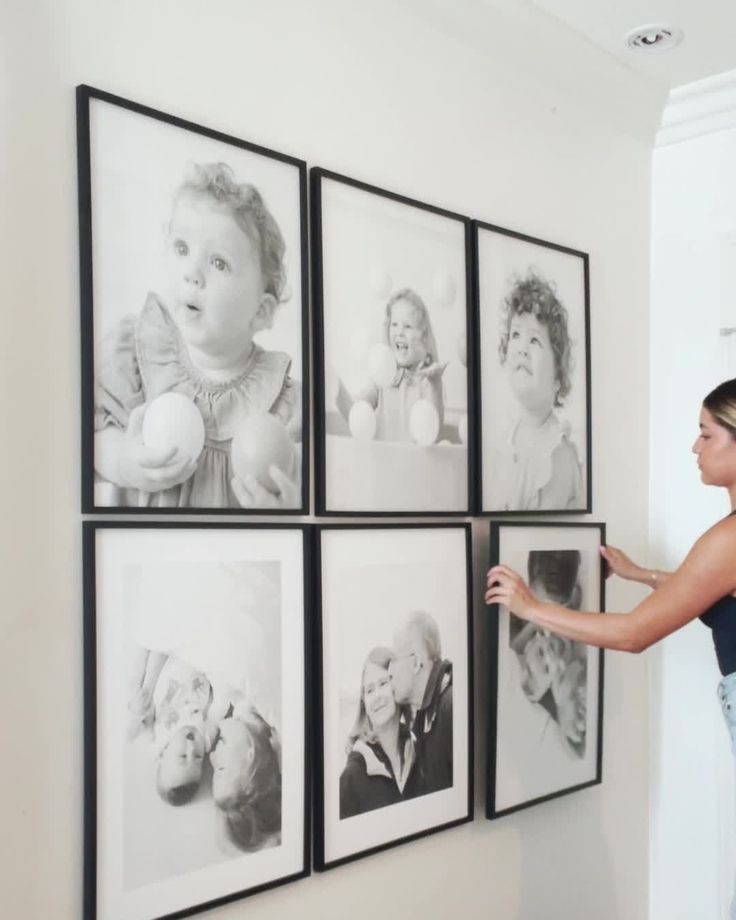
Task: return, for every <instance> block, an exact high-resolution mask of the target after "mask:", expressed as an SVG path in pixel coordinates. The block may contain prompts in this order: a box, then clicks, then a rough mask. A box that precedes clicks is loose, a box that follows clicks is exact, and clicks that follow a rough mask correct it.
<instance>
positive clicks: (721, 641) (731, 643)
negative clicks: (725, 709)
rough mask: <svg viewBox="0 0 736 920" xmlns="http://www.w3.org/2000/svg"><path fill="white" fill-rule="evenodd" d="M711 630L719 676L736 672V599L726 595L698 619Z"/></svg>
mask: <svg viewBox="0 0 736 920" xmlns="http://www.w3.org/2000/svg"><path fill="white" fill-rule="evenodd" d="M700 619H701V620H702V621H703V622H704V623H705V625H706V626H707V627H708V628H709V629H711V630H713V644H714V645H715V647H716V658H718V667H719V668H720V669H721V674H723V675H724V677H725V675H726V674H733V673H734V671H736V597H733V596H732V595H731V594H727V595H726V596H725V597H722V598H721V599H720V600H718V601H716V602H715V604H713V606H712V607H710V608H709V609H708V610H706V611H705V613H704V614H703V615H702V616H701V617H700Z"/></svg>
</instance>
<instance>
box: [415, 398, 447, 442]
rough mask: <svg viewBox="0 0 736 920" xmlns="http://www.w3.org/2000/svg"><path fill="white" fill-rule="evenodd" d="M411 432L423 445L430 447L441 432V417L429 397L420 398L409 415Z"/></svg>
mask: <svg viewBox="0 0 736 920" xmlns="http://www.w3.org/2000/svg"><path fill="white" fill-rule="evenodd" d="M409 433H410V434H411V436H412V438H413V439H414V440H415V441H416V442H417V444H421V445H422V447H429V445H430V444H434V442H435V441H436V440H437V435H438V434H439V433H440V417H439V415H438V414H437V410H436V409H435V407H434V406H433V405H432V403H431V402H430V401H429V400H428V399H419V400H417V401H416V402H415V403H414V405H413V406H412V410H411V413H410V415H409Z"/></svg>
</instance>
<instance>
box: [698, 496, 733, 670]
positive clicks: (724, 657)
mask: <svg viewBox="0 0 736 920" xmlns="http://www.w3.org/2000/svg"><path fill="white" fill-rule="evenodd" d="M734 514H736V511H732V512H731V514H729V515H728V516H729V517H733V515H734ZM700 619H701V620H702V621H703V622H704V623H705V625H706V626H707V627H708V629H711V630H712V631H713V644H714V645H715V647H716V658H717V659H718V667H719V668H720V669H721V674H723V676H724V677H725V676H726V674H733V673H734V671H736V597H733V596H732V595H731V594H727V595H726V596H725V597H722V598H721V599H720V600H719V601H716V602H715V604H713V606H712V607H709V608H708V609H707V610H706V611H705V613H704V614H703V615H702V616H701V617H700Z"/></svg>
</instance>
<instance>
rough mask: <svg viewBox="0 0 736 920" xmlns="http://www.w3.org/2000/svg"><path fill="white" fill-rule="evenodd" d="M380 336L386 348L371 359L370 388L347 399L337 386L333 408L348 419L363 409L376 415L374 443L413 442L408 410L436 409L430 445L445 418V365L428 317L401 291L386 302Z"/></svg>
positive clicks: (409, 293)
mask: <svg viewBox="0 0 736 920" xmlns="http://www.w3.org/2000/svg"><path fill="white" fill-rule="evenodd" d="M383 331H384V340H385V344H384V345H383V346H380V345H379V346H373V349H371V354H370V356H369V358H370V361H369V363H370V365H371V376H372V378H373V383H371V384H370V385H369V386H367V387H366V388H365V389H363V390H361V391H360V392H359V393H356V394H355V395H351V394H350V393H349V392H348V391H347V389H346V388H345V386H344V384H343V383H342V381H340V383H339V389H338V395H337V408H338V410H339V411H340V413H341V414H342V415H343V417H344V418H345V419H349V418H350V414H351V410H352V409H353V408H354V407H355V408H359V407H358V404H359V403H366V404H367V406H366V410H367V408H368V407H370V408H371V409H372V410H373V411H374V414H375V435H374V436H375V438H376V439H377V440H380V441H413V440H416V438H415V437H414V436H413V435H412V410H413V409H414V408H415V407H416V406H417V403H419V401H420V400H424V401H426V403H429V404H430V406H432V407H434V410H435V412H436V417H437V422H438V423H439V425H438V426H437V427H438V430H437V432H435V436H434V438H432V439H431V440H432V441H433V440H435V438H436V436H437V433H438V431H439V428H440V427H441V426H442V421H443V416H444V399H443V394H442V374H443V373H444V371H445V367H446V364H440V363H439V362H438V360H437V343H436V341H435V337H434V332H433V331H432V322H431V320H430V317H429V311H428V310H427V307H426V304H425V303H424V301H423V300H422V298H421V297H420V296H419V294H417V293H416V291H414V290H412V289H411V288H408V287H405V288H401V289H400V290H398V291H396V293H394V294H393V295H392V296H391V297H390V298H389V300H388V302H387V304H386V314H385V318H384V322H383ZM421 408H424V405H422V407H421ZM429 411H430V412H431V410H429ZM368 414H370V413H368ZM437 422H435V424H437ZM414 427H416V420H415V424H414Z"/></svg>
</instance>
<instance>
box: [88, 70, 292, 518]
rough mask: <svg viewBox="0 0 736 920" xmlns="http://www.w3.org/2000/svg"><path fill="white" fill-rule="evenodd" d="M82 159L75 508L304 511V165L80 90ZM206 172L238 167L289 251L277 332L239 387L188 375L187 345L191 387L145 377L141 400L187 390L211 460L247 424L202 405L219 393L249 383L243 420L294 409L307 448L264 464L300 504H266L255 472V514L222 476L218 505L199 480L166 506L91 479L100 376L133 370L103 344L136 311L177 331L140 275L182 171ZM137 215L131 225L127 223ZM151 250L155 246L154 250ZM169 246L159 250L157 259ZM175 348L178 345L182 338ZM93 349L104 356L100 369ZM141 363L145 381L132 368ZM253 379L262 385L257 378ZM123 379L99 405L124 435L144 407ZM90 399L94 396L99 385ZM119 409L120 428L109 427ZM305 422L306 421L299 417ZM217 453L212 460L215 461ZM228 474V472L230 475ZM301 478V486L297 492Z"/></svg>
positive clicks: (153, 495)
mask: <svg viewBox="0 0 736 920" xmlns="http://www.w3.org/2000/svg"><path fill="white" fill-rule="evenodd" d="M77 158H78V195H79V242H80V294H81V370H82V380H81V414H82V425H81V435H82V470H81V482H82V511H83V512H84V513H91V512H104V513H105V514H114V513H118V512H122V513H126V514H136V515H137V514H154V513H157V512H159V513H160V512H161V511H165V513H167V514H179V513H181V514H192V513H206V512H217V513H218V514H239V515H243V514H268V515H271V514H305V513H308V511H309V453H310V414H309V389H310V382H309V380H310V373H309V360H310V347H309V257H308V242H307V238H308V220H307V167H306V163H305V162H304V161H303V160H299V159H296V158H295V157H292V156H289V155H287V154H283V153H279V152H277V151H274V150H270V149H268V148H266V147H263V146H260V145H258V144H254V143H250V142H248V141H245V140H241V139H240V138H237V137H233V136H231V135H228V134H225V133H223V132H221V131H217V130H214V129H212V128H207V127H203V126H202V125H198V124H194V123H193V122H190V121H186V120H185V119H183V118H179V117H176V116H174V115H171V114H168V113H165V112H161V111H158V110H156V109H153V108H150V107H148V106H146V105H141V104H139V103H137V102H132V101H130V100H128V99H123V98H121V97H119V96H115V95H113V94H111V93H108V92H104V91H102V90H99V89H95V88H93V87H90V86H86V85H80V86H78V87H77ZM203 162H207V163H215V162H218V163H223V162H224V163H225V165H226V166H229V167H232V166H233V164H235V166H234V169H233V170H232V172H233V175H234V179H235V181H236V182H239V181H241V179H242V178H247V179H248V181H249V182H250V183H251V184H252V185H255V187H256V188H257V189H258V190H259V191H260V192H261V194H262V196H263V200H264V201H265V205H266V208H267V209H268V210H270V212H271V213H272V214H273V218H274V220H275V222H276V224H277V225H278V226H279V228H280V231H281V233H282V236H283V239H284V241H285V244H286V253H285V257H284V258H285V263H284V264H285V266H286V281H285V285H283V284H281V282H275V283H278V285H279V288H280V290H279V291H278V292H277V294H276V298H275V299H276V300H277V301H279V302H278V303H277V305H276V307H275V309H274V314H273V315H274V317H275V318H274V321H273V328H271V329H269V328H266V329H265V330H262V331H260V332H258V333H256V338H257V342H256V344H262V347H263V349H264V351H262V352H259V351H258V349H254V350H253V352H252V355H253V358H252V360H251V361H250V364H249V365H248V368H247V369H246V370H245V371H244V372H243V374H242V375H241V377H238V378H233V380H232V381H230V380H228V381H227V382H226V383H216V382H211V381H208V380H207V379H205V378H203V377H202V376H201V375H200V374H199V372H197V371H196V370H195V371H194V372H192V365H191V363H190V362H189V361H188V359H187V357H186V350H185V349H183V348H182V349H180V353H181V355H184V357H182V359H181V361H180V362H179V363H178V364H177V365H176V367H177V368H179V369H181V368H184V371H183V376H184V377H186V380H184V381H182V380H181V379H179V377H181V376H182V374H179V377H177V380H175V381H173V382H172V381H168V380H164V379H163V378H160V379H159V378H158V377H156V378H151V379H150V380H148V381H147V382H146V373H142V374H141V376H142V378H143V380H144V383H143V386H142V388H141V391H140V392H141V393H142V394H143V399H144V400H145V401H146V403H147V402H148V401H149V399H152V398H153V397H155V396H158V395H159V393H160V391H162V390H166V388H167V386H168V385H169V384H171V386H168V389H169V391H170V390H172V389H173V390H174V391H176V392H186V395H187V396H188V397H191V398H192V399H195V397H194V396H192V394H191V393H190V392H189V390H190V389H192V387H195V388H196V389H197V397H196V401H197V406H198V408H200V409H201V410H202V411H203V413H204V415H205V426H206V429H207V442H206V447H205V452H207V450H208V447H209V445H216V446H217V448H218V451H221V452H222V453H223V454H224V452H225V451H227V450H228V449H229V444H230V439H231V437H232V434H233V433H234V432H235V431H237V429H238V426H239V425H240V424H241V422H242V421H243V420H244V412H245V410H246V408H247V407H246V405H245V403H244V404H242V405H238V408H237V409H236V410H233V409H232V407H228V408H227V409H226V410H225V409H224V408H223V411H222V412H220V411H219V410H218V409H216V408H212V409H211V410H208V409H207V408H206V407H205V408H203V407H204V406H205V403H207V405H212V406H216V404H217V403H218V400H220V399H221V394H222V392H223V391H224V390H228V388H230V389H229V392H232V393H235V390H236V389H239V391H240V390H244V389H245V388H246V387H251V390H250V395H248V397H247V399H248V401H249V402H248V404H247V405H248V406H249V407H250V408H247V411H248V412H250V411H251V408H252V409H253V411H257V412H258V413H259V414H265V413H270V414H275V413H276V411H277V410H276V402H278V401H279V400H282V401H283V403H284V407H283V409H281V410H279V419H280V420H281V421H286V418H287V415H288V413H291V415H290V419H291V422H292V427H293V429H294V430H293V431H292V432H291V437H292V440H294V441H299V438H301V441H300V444H301V448H300V450H299V449H298V448H297V449H296V450H295V452H294V454H293V457H286V459H283V458H284V453H283V451H286V452H287V454H288V442H287V443H286V446H284V443H283V439H280V443H281V448H282V459H281V460H280V461H279V460H277V459H275V455H274V454H273V453H271V454H269V457H270V459H272V460H273V462H275V463H276V465H279V466H281V467H282V468H283V467H284V466H286V465H288V466H289V467H290V469H289V470H288V472H289V475H290V476H291V477H292V480H293V482H294V483H297V485H296V486H294V487H293V491H294V494H293V495H290V496H289V498H288V499H287V500H286V503H285V505H284V506H281V505H280V504H279V503H278V502H277V501H274V499H273V498H272V495H274V494H279V493H278V489H277V488H275V487H274V483H273V481H272V480H264V477H263V476H261V478H260V479H258V476H256V479H257V486H263V487H264V488H267V489H268V490H269V491H268V492H267V493H264V492H262V491H261V492H259V494H258V496H257V498H255V499H254V501H253V503H252V504H250V505H248V506H242V507H241V504H240V503H239V502H237V501H236V499H235V496H234V494H233V493H232V490H231V489H229V488H228V483H229V478H228V474H227V473H226V474H223V475H222V476H220V477H219V479H220V480H221V482H220V481H218V486H217V489H216V490H215V495H216V497H214V498H213V497H212V490H211V489H210V488H209V487H208V488H206V489H203V490H202V491H198V490H197V487H196V484H195V485H192V483H194V480H193V479H190V480H189V481H188V482H187V483H185V487H186V489H187V490H188V491H185V490H184V489H183V488H182V489H181V490H180V491H179V492H178V494H177V495H176V496H175V497H174V498H171V497H169V495H165V494H164V493H159V492H155V491H154V492H150V493H140V492H139V493H137V494H136V490H133V489H124V488H122V487H120V486H117V485H113V484H112V483H110V482H108V481H105V480H103V479H102V478H101V477H100V476H99V475H97V474H96V470H95V464H96V451H95V440H94V438H95V430H96V422H95V415H96V413H95V407H96V405H97V406H98V408H99V407H100V406H101V405H102V403H103V400H102V399H97V398H96V390H95V388H96V383H97V382H99V373H100V370H101V368H102V369H103V370H105V372H106V374H107V373H108V371H109V368H110V366H111V364H112V365H115V364H117V366H118V367H120V366H123V365H124V366H125V367H127V366H128V363H129V362H128V363H126V360H127V359H126V358H125V357H124V356H123V357H122V358H121V357H120V355H119V354H118V352H117V351H116V350H109V349H106V348H103V340H104V335H105V334H107V336H108V339H109V338H111V337H112V336H113V335H114V334H115V329H116V328H117V324H118V323H121V324H124V323H125V322H126V321H127V320H126V316H127V314H134V315H135V316H136V321H138V322H139V321H140V317H141V316H142V314H143V312H144V310H146V311H148V313H147V315H148V316H150V315H155V321H156V322H157V323H159V325H160V326H161V327H162V328H168V326H169V325H171V326H172V327H173V326H176V325H177V324H176V323H174V322H173V320H171V321H169V320H166V322H163V323H162V322H161V319H160V316H159V315H158V314H157V313H156V312H155V311H156V310H158V309H160V308H161V307H162V305H163V303H164V300H163V298H160V297H159V296H158V294H159V292H158V291H156V293H155V294H153V295H152V294H151V293H150V292H151V291H154V290H155V288H154V286H153V282H154V280H155V279H154V278H153V277H151V279H150V280H149V278H148V274H149V269H151V271H150V274H151V275H153V274H154V272H153V269H154V267H156V266H157V265H158V261H159V260H158V256H157V255H156V253H158V249H157V247H158V246H159V242H158V240H157V235H161V236H163V233H162V232H161V231H162V230H163V228H164V227H165V225H166V221H167V219H168V218H167V214H168V215H170V214H171V213H172V207H171V205H172V202H173V201H174V198H175V195H174V190H175V188H176V187H178V184H179V183H180V182H181V179H182V177H183V176H184V175H185V174H186V172H187V170H188V171H191V168H192V163H203ZM246 171H247V172H246ZM138 208H142V210H143V211H144V213H143V214H139V213H138V210H137V209H138ZM131 214H132V215H133V216H134V219H133V220H132V221H131ZM154 216H155V219H154ZM146 218H148V219H146ZM136 220H137V223H136ZM144 231H145V232H144ZM254 233H255V231H254ZM254 233H253V234H252V235H254ZM258 234H259V235H260V238H261V245H262V246H264V247H265V245H266V244H263V242H262V240H263V234H262V233H261V231H260V230H259V231H258ZM154 240H155V244H154V243H153V242H152V241H154ZM254 245H255V243H254ZM163 248H164V247H163V244H162V245H161V249H162V252H163ZM149 263H150V264H149ZM218 264H219V263H218ZM156 271H158V268H156ZM282 280H283V279H282ZM110 295H112V296H110ZM128 295H130V296H128ZM152 297H153V302H152V300H151V298H152ZM283 301H285V302H283ZM165 309H166V308H165V307H164V310H165ZM139 311H140V313H139ZM166 312H168V311H166ZM120 328H122V325H121V326H120ZM132 328H135V329H136V332H135V336H136V338H134V339H131V335H132V333H131V332H130V330H127V331H126V333H125V337H124V336H123V334H122V333H121V341H122V342H123V344H124V345H125V347H126V348H127V347H128V345H129V343H130V341H133V342H135V343H136V347H138V342H139V338H138V332H137V328H138V327H132ZM126 329H127V327H126ZM167 334H168V333H167ZM180 341H181V342H182V343H183V339H180ZM164 344H165V345H166V347H168V346H169V345H170V343H169V342H168V341H167V342H166V343H164ZM158 347H159V346H158V345H156V348H158ZM101 351H104V352H105V354H104V360H103V355H101V354H100V352H101ZM108 351H109V352H110V353H109V354H108ZM139 357H140V353H139V352H138V351H136V358H139ZM159 358H160V355H159V354H158V353H155V354H154V355H153V360H154V362H159ZM147 360H148V359H147ZM177 360H178V358H177ZM271 361H273V362H274V363H270V362H271ZM159 363H160V362H159ZM170 366H173V365H170ZM136 367H138V370H139V371H140V363H139V362H138V363H137V364H136ZM261 372H262V374H261ZM282 374H284V375H287V376H284V378H283V379H284V380H285V381H288V380H289V375H290V377H291V378H292V380H296V389H293V390H292V391H291V392H290V394H286V392H285V389H282V390H281V392H280V393H279V390H278V387H277V386H276V383H275V381H276V378H277V377H278V378H279V379H281V375H282ZM149 376H150V375H149ZM258 376H260V382H259V380H258V379H256V377H258ZM118 377H119V374H118V373H117V372H116V373H115V377H114V378H113V380H115V381H116V382H115V386H114V388H113V393H112V396H111V397H110V396H109V395H108V396H106V400H107V402H108V404H109V405H110V404H111V405H112V418H113V420H114V423H115V424H116V425H117V426H118V427H121V428H122V427H123V422H124V421H125V416H126V413H127V411H128V409H129V408H130V406H131V405H133V404H134V403H135V402H136V401H139V397H138V396H137V395H132V394H131V393H130V392H128V390H127V386H128V383H127V372H126V376H125V377H124V378H123V383H122V384H119V383H118V382H117V381H118ZM231 383H233V384H237V387H236V386H233V387H232V388H231V387H230V384H231ZM241 384H242V386H241ZM291 385H292V384H289V386H291ZM299 385H301V392H299ZM118 387H120V389H121V392H120V393H118V391H117V388H118ZM273 387H276V390H275V392H276V393H278V396H276V397H274V393H273V392H272V389H273ZM284 387H286V383H285V384H284ZM97 392H98V393H102V392H103V390H102V388H100V389H98V390H97ZM236 395H237V394H236ZM287 396H288V398H286V397H287ZM200 397H201V398H200ZM233 399H234V400H235V396H234V397H233ZM109 405H108V406H107V408H108V409H109ZM220 406H221V407H222V402H221V403H220ZM100 411H103V410H102V409H100ZM116 412H117V413H118V414H119V415H120V416H121V417H120V418H117V417H116ZM208 412H210V414H209V415H208ZM299 413H300V418H298V417H297V415H298V414H299ZM164 416H165V418H166V420H168V419H169V418H170V417H171V416H170V414H167V413H166V412H165V413H164ZM282 416H283V417H282ZM299 422H300V423H301V430H300V431H299ZM126 424H127V422H126ZM261 430H262V429H259V432H260V431H261ZM277 434H278V432H277ZM266 437H267V436H264V437H263V438H261V439H260V443H262V444H263V443H266ZM299 454H301V456H299ZM212 456H213V457H215V455H214V454H213V455H212ZM215 459H216V457H215ZM287 461H288V464H287ZM223 468H224V469H227V470H228V471H230V467H229V465H227V467H223ZM297 474H299V475H300V476H301V487H300V488H299V486H298V479H297ZM198 475H199V471H198ZM259 475H260V474H259ZM190 486H191V488H190ZM297 495H298V498H297ZM157 496H158V497H157ZM190 496H191V497H190Z"/></svg>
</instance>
